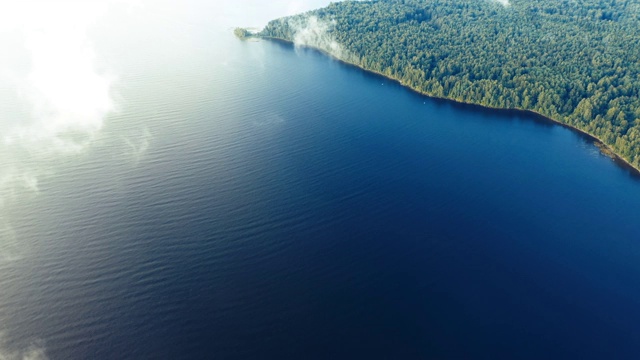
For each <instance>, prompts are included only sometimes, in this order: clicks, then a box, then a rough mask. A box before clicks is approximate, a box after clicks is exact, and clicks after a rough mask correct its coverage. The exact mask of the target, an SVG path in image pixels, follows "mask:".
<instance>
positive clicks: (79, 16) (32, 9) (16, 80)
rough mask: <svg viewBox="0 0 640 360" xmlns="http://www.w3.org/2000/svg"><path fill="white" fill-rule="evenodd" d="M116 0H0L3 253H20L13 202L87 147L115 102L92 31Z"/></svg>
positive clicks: (0, 239)
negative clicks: (10, 211) (11, 216)
mask: <svg viewBox="0 0 640 360" xmlns="http://www.w3.org/2000/svg"><path fill="white" fill-rule="evenodd" d="M111 2H112V1H110V0H103V1H90V0H89V1H70V0H67V1H64V0H63V1H38V0H27V1H1V0H0V54H2V55H0V96H2V97H3V98H4V99H5V101H6V103H4V104H0V223H1V224H3V225H2V229H0V259H5V260H7V259H14V258H16V257H18V255H17V250H16V244H17V241H16V234H15V232H14V231H13V230H11V226H10V222H9V220H8V219H7V216H8V212H7V210H6V206H7V204H8V202H11V201H15V199H16V198H17V196H18V194H19V193H21V192H24V191H25V190H26V191H27V192H32V193H37V191H38V180H39V178H40V177H42V176H44V175H47V174H50V173H51V172H52V171H53V165H52V164H53V163H54V162H55V160H56V159H58V158H61V157H65V156H69V155H75V154H79V153H81V152H83V151H84V150H86V149H88V148H89V147H90V145H91V144H92V142H93V141H94V140H95V139H96V138H97V136H98V135H99V133H100V130H101V129H102V128H103V126H104V122H105V119H106V116H107V114H109V113H110V112H111V111H113V109H114V102H113V100H112V96H111V91H112V85H113V83H114V79H115V77H114V76H113V75H112V74H110V73H109V72H108V71H106V69H104V68H103V67H101V66H100V64H98V62H97V56H96V54H95V51H94V46H93V43H92V41H91V39H90V37H89V30H90V29H91V27H92V26H93V25H94V24H96V23H97V22H98V21H99V20H100V18H101V17H102V16H103V15H104V14H105V13H106V12H107V10H108V8H109V5H110V3H111Z"/></svg>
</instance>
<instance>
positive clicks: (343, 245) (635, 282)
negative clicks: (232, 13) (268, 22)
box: [0, 31, 640, 359]
mask: <svg viewBox="0 0 640 360" xmlns="http://www.w3.org/2000/svg"><path fill="white" fill-rule="evenodd" d="M174 36H175V38H167V39H166V41H163V42H150V43H148V44H145V45H144V52H142V50H136V49H138V48H137V47H136V46H138V47H139V46H140V44H139V43H136V44H134V43H133V42H132V43H131V44H124V45H122V48H121V50H120V51H121V53H119V55H118V56H116V57H114V58H113V59H112V61H113V63H114V64H115V66H116V67H117V69H118V70H119V76H120V78H119V82H118V85H117V87H118V88H117V90H118V93H119V98H118V99H119V106H118V107H119V111H118V112H117V113H114V114H112V115H110V117H109V119H108V121H107V127H106V128H105V129H104V131H103V134H102V137H101V138H100V139H99V140H98V141H97V143H96V144H95V145H94V146H93V147H92V149H91V151H89V152H88V153H85V154H83V155H79V156H77V157H74V158H72V159H68V158H67V159H66V160H65V161H60V163H59V164H57V165H56V171H55V172H54V173H52V174H50V175H49V176H47V177H46V178H44V179H42V180H41V182H40V191H39V193H38V194H37V195H33V194H32V195H25V196H24V197H23V198H22V199H23V200H22V201H16V202H15V203H13V204H12V205H11V209H10V210H11V211H10V214H9V215H8V219H9V221H10V222H11V226H12V228H13V230H14V231H15V234H16V238H17V239H18V240H17V241H19V244H20V245H19V248H20V251H21V256H20V257H19V258H18V259H16V260H14V261H8V262H3V263H0V291H1V292H0V323H1V324H2V327H3V328H4V329H7V332H6V334H5V336H4V342H6V343H7V344H8V345H7V346H9V347H12V348H15V349H25V348H28V347H29V346H31V345H33V344H36V345H37V346H41V347H43V348H44V349H45V350H46V354H47V356H48V357H49V358H50V359H179V358H181V359H328V358H332V359H337V358H341V359H346V358H362V359H365V358H368V359H403V358H404V359H412V358H422V359H427V358H430V359H460V358H469V359H471V358H476V359H480V358H483V359H514V358H518V359H543V358H580V359H587V358H590V359H603V358H616V359H637V358H638V355H639V354H640V221H639V220H640V180H639V179H638V177H637V176H635V175H633V174H632V173H631V172H630V171H629V170H627V169H625V168H623V167H620V166H618V165H616V164H615V163H614V162H612V161H611V159H609V158H607V157H606V156H603V155H601V154H600V153H599V151H598V149H597V148H596V147H595V146H593V144H592V143H591V142H590V141H589V140H588V139H586V138H584V137H583V136H581V135H578V134H577V133H575V132H572V131H570V130H568V129H566V128H563V127H560V126H557V125H553V124H551V123H548V122H545V121H540V120H536V119H534V118H533V117H531V116H526V115H518V114H511V113H504V112H495V111H487V110H482V109H479V108H474V107H465V106H458V105H453V104H451V103H448V102H443V101H435V100H430V99H428V98H425V97H422V96H419V95H417V94H415V93H412V92H411V91H409V90H407V89H404V88H402V87H401V86H399V85H397V84H394V83H393V82H390V81H387V80H385V79H383V78H380V77H378V76H374V75H370V74H367V73H365V72H363V71H361V70H359V69H356V68H353V67H349V66H346V65H344V64H341V63H338V62H336V61H334V60H331V59H329V58H327V57H325V56H324V55H322V54H319V53H317V52H314V51H310V50H303V49H294V48H293V47H291V46H288V45H285V44H280V43H275V42H268V41H260V42H241V41H238V40H236V39H234V38H233V37H232V35H231V32H230V31H225V32H224V33H218V32H209V33H207V32H206V31H203V32H198V35H197V36H196V35H193V34H180V33H177V34H174ZM116 45H117V44H105V45H103V46H105V47H107V46H112V47H113V48H115V49H119V48H118V46H116ZM167 49H169V50H167Z"/></svg>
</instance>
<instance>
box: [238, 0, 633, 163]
mask: <svg viewBox="0 0 640 360" xmlns="http://www.w3.org/2000/svg"><path fill="white" fill-rule="evenodd" d="M242 35H245V34H244V33H242ZM255 36H259V37H263V38H275V39H280V40H285V41H290V42H293V43H295V44H297V45H301V46H308V47H312V48H316V49H319V50H321V51H324V52H326V53H328V54H330V55H332V56H334V57H336V58H337V59H339V60H342V61H344V62H346V63H350V64H353V65H355V66H358V67H361V68H363V69H365V70H369V71H372V72H375V73H378V74H381V75H384V76H386V77H388V78H391V79H394V80H397V81H399V82H400V83H401V84H403V85H405V86H408V87H410V88H412V89H413V90H416V91H418V92H420V93H423V94H425V95H428V96H432V97H438V98H446V99H450V100H454V101H458V102H463V103H469V104H477V105H482V106H486V107H491V108H501V109H517V110H527V111H531V112H535V113H537V114H540V115H543V116H545V117H547V118H550V119H552V120H554V121H557V122H559V123H562V124H564V125H567V126H569V127H572V128H575V129H578V130H580V131H582V132H585V133H587V134H589V135H591V136H593V137H595V138H596V139H598V140H599V141H600V142H601V143H602V144H600V147H601V148H602V149H605V150H609V151H610V152H613V153H615V154H616V155H617V156H619V157H620V158H622V159H623V160H625V161H626V162H628V163H629V164H631V165H632V166H633V167H635V168H636V169H638V168H640V98H639V94H640V1H638V0H578V1H576V0H509V1H507V0H447V1H441V0H377V1H344V2H338V3H332V4H330V5H329V6H327V7H325V8H322V9H318V10H313V11H310V12H307V13H304V14H300V15H295V16H290V17H285V18H281V19H276V20H273V21H271V22H269V24H268V25H267V26H266V27H265V28H264V29H263V30H262V31H261V32H258V33H256V34H255Z"/></svg>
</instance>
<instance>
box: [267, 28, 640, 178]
mask: <svg viewBox="0 0 640 360" xmlns="http://www.w3.org/2000/svg"><path fill="white" fill-rule="evenodd" d="M254 36H255V37H257V38H260V39H265V40H271V41H276V42H282V43H285V44H290V45H294V46H295V43H294V42H293V41H291V40H287V39H282V38H278V37H272V36H260V35H254ZM304 47H305V48H308V49H313V50H315V51H318V52H320V53H322V54H324V55H327V56H329V57H330V58H332V59H334V60H336V61H339V62H341V63H343V64H346V65H349V66H353V67H356V68H358V69H360V70H362V71H365V72H368V73H371V74H376V75H378V76H381V77H383V78H385V79H387V80H390V81H394V82H396V83H398V84H399V85H400V86H403V87H405V88H407V89H409V90H411V91H413V92H415V93H417V94H420V95H422V96H425V97H428V98H430V99H435V100H443V101H448V102H452V103H455V104H460V105H466V106H473V107H479V108H482V109H488V110H494V111H507V112H514V113H519V114H525V115H532V116H535V117H538V118H541V119H544V120H546V121H550V122H552V123H554V124H557V125H560V126H562V127H564V128H567V129H570V130H573V131H576V132H578V133H580V134H581V135H583V136H585V137H586V138H588V139H589V140H591V141H592V142H593V145H594V146H595V147H597V148H598V149H599V150H600V152H601V153H602V155H604V156H607V157H609V158H611V160H613V161H614V162H615V163H616V164H618V165H620V166H621V167H623V168H625V169H628V170H629V171H631V172H633V174H634V175H636V176H640V167H635V166H634V165H633V164H632V163H631V162H630V161H628V160H627V159H625V158H623V157H622V156H620V155H619V154H618V153H616V152H615V151H614V150H613V149H612V148H611V147H610V146H609V145H607V144H605V142H604V141H602V140H601V139H600V138H599V137H597V136H595V135H593V134H590V133H588V132H586V131H584V130H582V129H579V128H577V127H574V126H571V125H569V124H565V123H563V122H561V121H560V120H556V119H553V118H550V117H548V116H545V115H542V114H540V113H538V112H536V111H533V110H527V109H520V108H500V107H491V106H486V105H481V104H477V103H472V102H465V101H460V100H456V99H451V98H447V97H441V96H435V95H431V94H428V93H425V92H423V91H420V90H418V89H415V88H413V87H411V86H409V85H407V84H404V83H402V81H400V80H399V79H396V78H393V77H390V76H388V75H385V74H382V73H380V72H378V71H375V70H371V69H367V68H364V67H362V66H360V65H358V64H354V63H352V62H349V61H346V60H343V59H339V58H337V57H335V56H333V55H331V54H330V53H329V52H327V51H325V50H322V49H320V48H317V47H313V46H307V45H305V46H304Z"/></svg>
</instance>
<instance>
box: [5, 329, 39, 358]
mask: <svg viewBox="0 0 640 360" xmlns="http://www.w3.org/2000/svg"><path fill="white" fill-rule="evenodd" d="M47 359H48V357H47V354H46V351H45V348H44V345H43V344H42V342H41V341H35V342H33V343H32V344H31V345H29V346H28V347H27V348H26V349H22V350H15V349H12V348H11V346H10V345H9V342H8V341H7V338H6V335H5V333H2V332H0V360H47Z"/></svg>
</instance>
